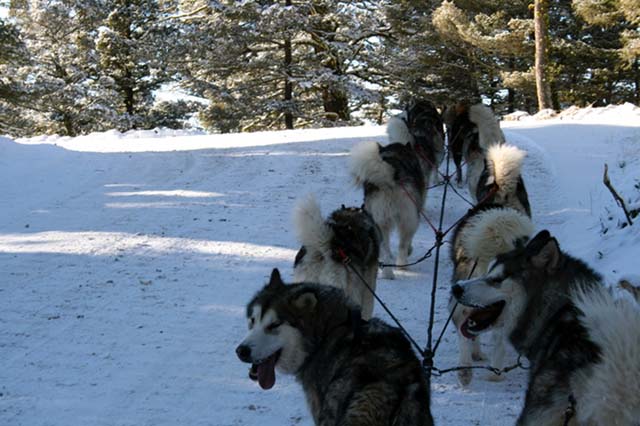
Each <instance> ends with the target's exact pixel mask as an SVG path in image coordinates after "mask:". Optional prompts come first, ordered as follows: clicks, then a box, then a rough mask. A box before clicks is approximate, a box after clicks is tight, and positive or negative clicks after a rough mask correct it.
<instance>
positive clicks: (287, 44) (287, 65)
mask: <svg viewBox="0 0 640 426" xmlns="http://www.w3.org/2000/svg"><path fill="white" fill-rule="evenodd" d="M285 4H286V5H287V6H291V0H286V1H285ZM292 63H293V55H292V52H291V38H289V37H287V38H285V40H284V69H285V81H284V101H285V108H286V109H285V111H284V126H285V127H286V128H287V129H293V112H292V110H291V108H292V106H293V83H292V82H291V64H292Z"/></svg>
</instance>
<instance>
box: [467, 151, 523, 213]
mask: <svg viewBox="0 0 640 426" xmlns="http://www.w3.org/2000/svg"><path fill="white" fill-rule="evenodd" d="M526 155H527V154H526V152H524V151H522V150H521V149H519V148H516V147H515V146H511V145H493V146H492V147H490V148H489V149H488V151H487V155H486V158H485V161H484V167H483V169H482V173H481V174H480V176H479V177H478V179H477V183H476V187H475V191H474V192H472V193H471V195H472V196H473V198H474V199H475V201H476V202H477V203H493V204H498V205H500V206H504V207H511V208H514V209H516V210H518V211H521V212H523V213H525V214H526V215H527V216H529V217H531V206H530V205H529V196H528V194H527V189H526V187H525V185H524V180H523V179H522V174H521V169H522V161H523V160H524V157H525V156H526ZM470 178H471V176H470ZM469 183H470V185H469V190H470V191H471V179H470V180H469Z"/></svg>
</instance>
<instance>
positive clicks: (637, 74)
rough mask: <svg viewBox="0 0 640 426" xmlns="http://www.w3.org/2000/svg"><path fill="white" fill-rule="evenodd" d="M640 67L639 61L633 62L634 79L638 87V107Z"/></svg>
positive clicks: (639, 102)
mask: <svg viewBox="0 0 640 426" xmlns="http://www.w3.org/2000/svg"><path fill="white" fill-rule="evenodd" d="M639 71H640V67H639V66H638V60H637V59H636V60H635V61H633V78H634V83H635V86H636V91H635V101H636V105H640V72H639Z"/></svg>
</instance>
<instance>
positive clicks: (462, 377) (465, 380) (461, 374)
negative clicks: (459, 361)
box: [458, 370, 473, 387]
mask: <svg viewBox="0 0 640 426" xmlns="http://www.w3.org/2000/svg"><path fill="white" fill-rule="evenodd" d="M472 377H473V371H471V370H460V371H458V381H459V382H460V384H461V385H462V386H465V387H466V386H469V383H471V378H472Z"/></svg>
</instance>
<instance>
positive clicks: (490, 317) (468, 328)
mask: <svg viewBox="0 0 640 426" xmlns="http://www.w3.org/2000/svg"><path fill="white" fill-rule="evenodd" d="M505 305H506V302H505V301H504V300H501V301H499V302H496V303H493V304H491V305H489V306H487V307H484V308H474V309H473V311H472V312H471V314H470V315H469V316H468V317H467V319H466V320H464V322H463V323H462V325H461V326H460V331H461V332H462V335H463V336H464V337H466V338H467V339H473V338H475V337H476V336H477V335H478V334H480V333H482V332H483V331H484V330H486V329H487V328H489V327H491V326H492V325H493V324H494V323H495V322H496V321H497V320H498V318H499V317H500V314H501V313H502V310H503V309H504V306H505Z"/></svg>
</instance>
